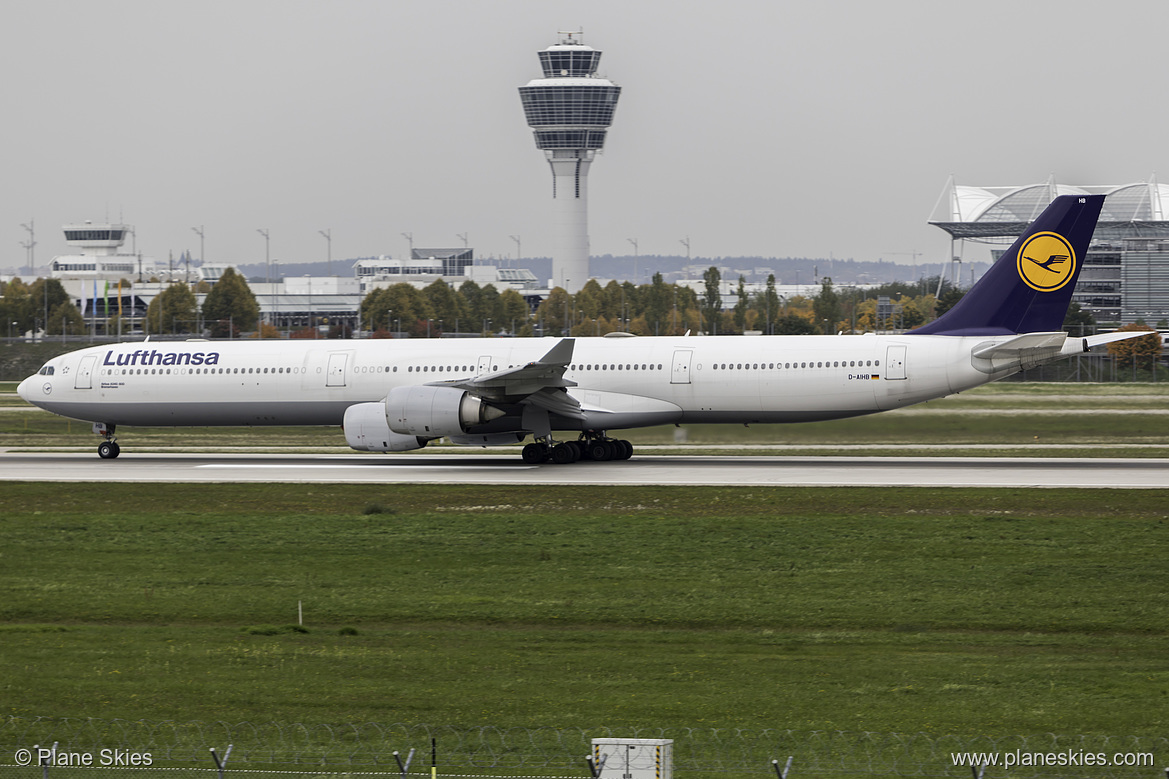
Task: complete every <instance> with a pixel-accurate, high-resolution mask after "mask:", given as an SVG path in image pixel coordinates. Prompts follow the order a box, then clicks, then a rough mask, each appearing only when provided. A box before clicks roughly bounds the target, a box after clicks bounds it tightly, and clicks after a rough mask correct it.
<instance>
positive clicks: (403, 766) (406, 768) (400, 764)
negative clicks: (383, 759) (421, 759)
mask: <svg viewBox="0 0 1169 779" xmlns="http://www.w3.org/2000/svg"><path fill="white" fill-rule="evenodd" d="M394 759H395V760H397V761H398V771H400V772H401V774H402V779H406V772H407V771H409V770H410V761H411V760H413V759H414V748H413V747H411V748H410V754H408V755H406V762H405V763H403V762H402V758H400V757H398V751H397V750H394Z"/></svg>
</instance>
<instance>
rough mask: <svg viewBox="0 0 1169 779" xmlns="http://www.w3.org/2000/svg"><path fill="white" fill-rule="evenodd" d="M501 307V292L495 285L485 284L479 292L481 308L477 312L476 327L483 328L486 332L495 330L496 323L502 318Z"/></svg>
mask: <svg viewBox="0 0 1169 779" xmlns="http://www.w3.org/2000/svg"><path fill="white" fill-rule="evenodd" d="M501 316H502V315H501V314H500V307H499V290H497V289H496V288H495V285H494V284H484V285H483V289H481V290H479V308H478V310H477V311H476V312H475V319H476V323H475V325H476V327H482V328H483V331H484V332H487V331H490V330H494V329H495V323H496V322H498V321H499V320H500V318H501Z"/></svg>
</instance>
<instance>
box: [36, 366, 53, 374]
mask: <svg viewBox="0 0 1169 779" xmlns="http://www.w3.org/2000/svg"><path fill="white" fill-rule="evenodd" d="M38 373H40V375H42V376H52V375H53V366H52V365H46V366H45V367H43V368H41V369H40V371H38Z"/></svg>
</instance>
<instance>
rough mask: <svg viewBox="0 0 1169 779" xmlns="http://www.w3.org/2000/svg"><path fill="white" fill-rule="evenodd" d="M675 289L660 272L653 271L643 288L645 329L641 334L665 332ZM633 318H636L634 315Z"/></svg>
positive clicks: (669, 319)
mask: <svg viewBox="0 0 1169 779" xmlns="http://www.w3.org/2000/svg"><path fill="white" fill-rule="evenodd" d="M675 291H676V287H674V286H673V285H672V284H667V283H666V282H665V281H663V280H662V274H660V273H655V274H654V275H653V281H652V282H651V283H650V285H649V287H648V288H643V293H642V296H641V297H642V300H643V305H642V312H643V315H644V317H645V327H646V330H647V332H645V333H643V335H657V334H658V333H664V332H666V329H667V328H668V327H669V326H670V321H671V317H670V314H671V312H672V311H673V307H674V295H675ZM634 318H635V319H636V316H635V317H634Z"/></svg>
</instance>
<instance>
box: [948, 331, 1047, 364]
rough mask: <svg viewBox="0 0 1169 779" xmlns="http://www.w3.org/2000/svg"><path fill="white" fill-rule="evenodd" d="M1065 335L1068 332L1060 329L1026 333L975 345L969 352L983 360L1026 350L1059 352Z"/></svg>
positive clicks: (1020, 353)
mask: <svg viewBox="0 0 1169 779" xmlns="http://www.w3.org/2000/svg"><path fill="white" fill-rule="evenodd" d="M1067 336H1068V334H1067V333H1065V332H1063V331H1062V330H1061V331H1059V332H1057V333H1027V334H1025V335H1017V336H1015V337H1014V338H1011V339H1009V340H1007V341H1002V342H1000V343H990V344H985V345H983V346H977V347H975V349H974V351H973V352H972V353H971V354H972V355H973V356H974V357H981V358H982V359H984V360H990V359H993V358H995V357H1018V356H1020V355H1022V354H1025V353H1027V352H1039V351H1046V352H1052V353H1054V354H1059V352H1060V349H1061V348H1062V347H1063V343H1064V341H1065V340H1066V339H1067Z"/></svg>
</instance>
